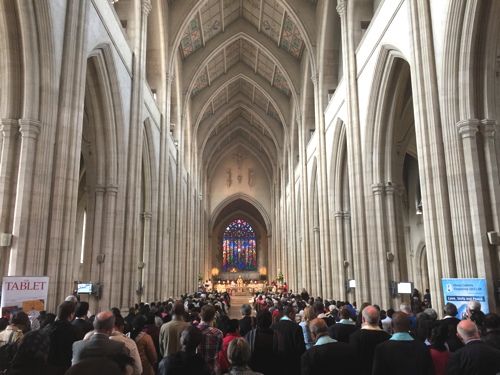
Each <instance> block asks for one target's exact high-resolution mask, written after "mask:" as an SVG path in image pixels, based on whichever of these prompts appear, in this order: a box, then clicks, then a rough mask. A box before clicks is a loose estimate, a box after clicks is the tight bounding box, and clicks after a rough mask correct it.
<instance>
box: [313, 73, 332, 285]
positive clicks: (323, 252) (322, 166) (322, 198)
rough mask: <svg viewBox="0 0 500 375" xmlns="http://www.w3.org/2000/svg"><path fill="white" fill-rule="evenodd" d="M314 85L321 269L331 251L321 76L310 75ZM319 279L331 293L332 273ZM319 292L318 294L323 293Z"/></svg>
mask: <svg viewBox="0 0 500 375" xmlns="http://www.w3.org/2000/svg"><path fill="white" fill-rule="evenodd" d="M311 80H312V82H313V85H314V97H315V100H314V102H315V107H316V111H315V118H316V131H317V134H318V149H317V156H318V166H317V171H316V173H317V178H318V210H319V227H320V228H321V232H322V233H321V236H319V241H318V245H319V247H317V248H319V249H320V252H319V253H318V259H317V262H320V263H321V264H322V267H323V269H325V270H326V269H329V268H331V267H332V259H331V251H330V227H329V222H330V218H329V207H330V206H329V203H328V202H329V199H328V195H329V194H328V193H329V189H328V183H327V180H328V174H327V172H326V166H327V164H328V163H327V161H326V137H325V133H326V131H325V121H324V114H323V112H324V108H325V105H324V104H323V98H324V96H323V95H321V93H322V92H323V81H324V79H323V77H321V78H320V77H319V75H318V74H315V75H313V76H312V77H311ZM321 274H322V275H321V281H320V282H319V286H320V289H321V290H322V291H323V292H324V293H327V294H331V293H332V273H331V272H321ZM324 293H320V295H324Z"/></svg>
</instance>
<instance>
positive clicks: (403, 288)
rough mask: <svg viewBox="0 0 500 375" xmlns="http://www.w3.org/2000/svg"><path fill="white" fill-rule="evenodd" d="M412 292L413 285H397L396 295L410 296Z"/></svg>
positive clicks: (407, 283) (405, 283) (404, 283)
mask: <svg viewBox="0 0 500 375" xmlns="http://www.w3.org/2000/svg"><path fill="white" fill-rule="evenodd" d="M412 292H413V283H410V282H399V283H398V294H411V293H412Z"/></svg>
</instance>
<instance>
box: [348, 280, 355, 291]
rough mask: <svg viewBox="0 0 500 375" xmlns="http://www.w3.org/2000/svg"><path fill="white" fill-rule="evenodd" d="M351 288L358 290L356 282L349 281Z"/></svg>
mask: <svg viewBox="0 0 500 375" xmlns="http://www.w3.org/2000/svg"><path fill="white" fill-rule="evenodd" d="M349 288H353V289H354V288H356V280H352V279H351V280H349Z"/></svg>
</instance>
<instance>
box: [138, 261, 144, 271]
mask: <svg viewBox="0 0 500 375" xmlns="http://www.w3.org/2000/svg"><path fill="white" fill-rule="evenodd" d="M144 265H145V263H144V262H137V268H139V269H143V268H144Z"/></svg>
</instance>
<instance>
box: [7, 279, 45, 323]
mask: <svg viewBox="0 0 500 375" xmlns="http://www.w3.org/2000/svg"><path fill="white" fill-rule="evenodd" d="M48 288H49V277H48V276H6V277H4V278H3V281H2V303H1V308H2V317H4V318H7V319H10V317H11V315H12V314H14V313H16V312H18V311H24V312H25V313H26V314H28V316H29V317H30V319H33V318H36V317H37V316H38V315H39V314H40V311H42V310H45V301H47V293H48Z"/></svg>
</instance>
